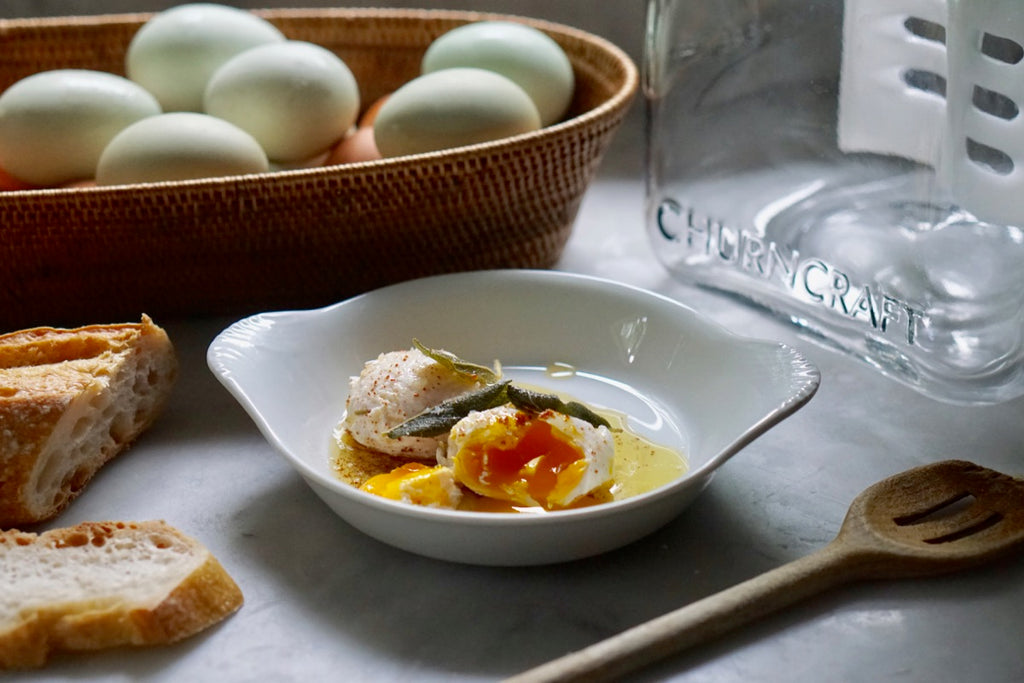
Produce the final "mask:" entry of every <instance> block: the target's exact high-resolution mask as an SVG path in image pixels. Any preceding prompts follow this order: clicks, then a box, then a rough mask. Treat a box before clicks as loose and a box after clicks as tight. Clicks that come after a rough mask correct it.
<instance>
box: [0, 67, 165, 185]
mask: <svg viewBox="0 0 1024 683" xmlns="http://www.w3.org/2000/svg"><path fill="white" fill-rule="evenodd" d="M159 113H160V105H159V103H157V101H156V99H155V98H154V97H153V96H152V95H151V94H149V93H148V92H146V91H145V90H144V89H142V88H141V87H139V86H138V85H136V84H135V83H132V82H131V81H129V80H127V79H125V78H122V77H120V76H115V75H114V74H109V73H105V72H101V71H89V70H85V69H58V70H54V71H43V72H40V73H37V74H34V75H32V76H29V77H27V78H23V79H22V80H20V81H18V82H17V83H15V84H14V85H12V86H11V87H9V88H8V89H7V90H5V91H4V92H3V94H2V95H0V167H3V168H4V169H5V170H6V171H7V172H8V173H10V174H11V175H13V176H14V177H16V178H18V179H19V180H22V181H24V182H27V183H31V184H34V185H41V186H53V185H61V184H64V183H68V182H72V181H76V180H83V179H87V178H92V177H93V176H94V174H95V173H96V163H97V161H98V160H99V158H100V154H101V153H102V152H103V149H104V148H105V147H106V146H107V143H109V142H110V140H111V139H112V138H113V137H114V136H115V135H116V134H117V133H119V132H120V131H121V130H122V129H124V128H125V127H127V126H128V125H130V124H132V123H134V122H136V121H138V120H140V119H143V118H146V117H148V116H155V115H157V114H159Z"/></svg>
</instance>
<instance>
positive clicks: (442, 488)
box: [359, 462, 462, 508]
mask: <svg viewBox="0 0 1024 683" xmlns="http://www.w3.org/2000/svg"><path fill="white" fill-rule="evenodd" d="M359 488H360V489H362V490H363V491H366V492H367V493H373V494H375V495H378V496H381V497H383V498H390V499H391V500H397V501H401V502H403V503H412V504H413V505H426V506H428V507H443V508H454V507H456V506H458V504H459V500H460V498H461V497H462V492H461V491H460V490H459V488H458V486H456V485H455V482H454V480H453V477H452V472H451V470H450V469H449V468H447V467H441V466H437V467H431V466H429V465H424V464H423V463H418V462H410V463H406V464H405V465H402V466H401V467H396V468H395V469H393V470H391V471H390V472H385V473H384V474H378V475H376V476H373V477H370V478H369V479H368V480H367V481H366V482H365V483H364V484H363V485H362V486H360V487H359Z"/></svg>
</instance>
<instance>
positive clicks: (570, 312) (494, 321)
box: [208, 270, 819, 565]
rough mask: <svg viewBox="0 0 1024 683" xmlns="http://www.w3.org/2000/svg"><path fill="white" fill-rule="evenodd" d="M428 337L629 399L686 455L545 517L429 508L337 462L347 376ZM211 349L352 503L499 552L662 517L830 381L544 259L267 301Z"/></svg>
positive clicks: (604, 535)
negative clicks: (305, 305)
mask: <svg viewBox="0 0 1024 683" xmlns="http://www.w3.org/2000/svg"><path fill="white" fill-rule="evenodd" d="M414 337H415V338H417V339H419V340H420V341H422V342H423V343H424V344H426V345H427V346H433V347H443V348H445V349H448V350H449V351H452V352H453V353H456V354H457V355H459V356H461V357H463V358H466V359H468V360H474V361H476V362H482V363H489V362H490V361H492V360H494V359H500V361H501V362H502V365H503V367H504V370H505V373H506V375H508V376H510V377H512V378H513V379H519V380H521V381H529V382H530V383H532V384H541V385H546V386H547V387H550V389H552V390H563V391H567V392H569V393H570V394H572V395H573V396H575V397H576V398H579V399H582V400H584V401H587V402H589V403H593V404H596V405H599V406H605V407H608V408H613V409H616V410H619V411H623V412H625V413H627V414H629V415H630V416H631V420H630V424H631V428H633V429H635V430H636V431H638V432H641V433H643V434H646V435H648V436H649V437H650V438H652V439H655V440H658V441H660V442H662V443H666V444H667V445H670V446H674V447H677V448H679V449H681V451H682V452H683V454H684V455H685V457H686V458H687V460H688V461H689V465H690V467H689V471H688V472H687V473H686V474H685V475H684V476H682V477H681V478H679V479H678V480H676V481H674V482H672V483H670V484H667V485H665V486H662V487H661V488H659V489H656V490H654V491H651V492H649V493H646V494H642V495H639V496H636V497H633V498H629V499H625V500H620V501H615V502H611V503H606V504H603V505H597V506H593V507H587V508H581V509H574V510H566V511H559V512H553V513H547V514H537V515H533V514H516V513H476V512H466V511H455V510H441V509H433V508H425V507H417V506H413V505H407V504H403V503H399V502H395V501H391V500H386V499H384V498H380V497H378V496H374V495H371V494H368V493H364V492H362V491H359V490H357V489H355V488H353V487H352V486H350V485H348V484H345V483H343V482H342V481H340V480H339V479H337V478H336V477H335V475H334V474H332V471H331V463H330V441H331V438H332V432H333V430H334V429H335V427H336V426H337V424H338V422H339V420H340V418H341V415H342V411H343V409H344V404H345V397H346V395H347V392H348V379H349V377H350V376H353V375H357V374H359V372H360V370H361V369H362V366H363V364H364V363H365V362H366V361H367V360H369V359H372V358H376V357H377V355H378V354H379V353H381V352H382V351H391V350H395V349H402V348H408V347H409V346H410V345H411V343H412V339H413V338H414ZM208 362H209V365H210V368H211V369H212V370H213V372H214V374H216V376H217V377H218V378H219V379H220V381H221V382H222V383H223V384H224V386H225V387H227V389H228V390H229V391H230V392H231V393H232V394H233V395H234V396H235V398H236V399H238V401H239V402H240V403H241V404H242V406H243V407H244V408H245V410H246V411H247V412H248V414H249V415H250V416H251V417H252V419H253V420H254V421H255V422H256V425H257V426H258V427H259V429H260V430H261V432H262V433H263V435H264V436H265V437H266V438H267V440H268V441H269V442H270V443H271V444H272V445H273V446H275V447H276V448H277V449H278V450H279V451H280V452H281V453H282V454H283V455H284V456H285V457H286V458H287V459H288V461H289V462H290V463H291V464H292V465H293V466H294V467H295V469H296V470H297V471H298V472H299V474H301V475H302V477H303V478H304V479H305V480H306V482H307V483H308V484H309V485H310V487H311V488H312V489H313V490H314V491H315V492H316V494H317V495H318V496H320V498H322V499H323V500H324V502H326V503H327V504H328V505H329V506H330V507H331V508H332V509H333V510H334V511H335V512H336V513H337V514H338V515H339V516H340V517H342V519H344V520H345V521H347V522H348V523H350V524H352V525H353V526H355V527H356V528H358V529H360V530H362V531H363V532H365V533H366V534H369V535H370V536H373V537H375V538H377V539H379V540H381V541H383V542H385V543H389V544H392V545H394V546H397V547H399V548H404V549H405V550H408V551H411V552H414V553H419V554H421V555H426V556H430V557H435V558H440V559H445V560H451V561H455V562H465V563H472V564H484V565H530V564H544V563H551V562H560V561H566V560H573V559H578V558H582V557H586V556H590V555H595V554H597V553H601V552H604V551H608V550H611V549H614V548H617V547H620V546H623V545H625V544H627V543H629V542H631V541H634V540H636V539H638V538H640V537H642V536H644V535H646V534H648V533H650V532H652V531H654V530H655V529H657V528H659V527H660V526H662V525H664V524H665V523H667V522H668V521H670V520H671V519H672V518H673V517H675V516H676V515H677V514H678V513H679V512H680V511H681V510H682V509H683V508H684V507H685V506H686V505H687V504H688V503H689V502H690V501H691V500H693V498H694V497H695V496H696V495H697V494H698V493H700V492H701V491H702V490H703V489H704V487H705V486H707V484H708V482H709V480H710V478H711V475H712V473H713V472H714V470H715V469H717V468H718V467H719V466H721V465H722V464H723V463H724V462H725V461H726V460H728V459H729V458H730V457H731V456H732V455H734V454H735V453H736V452H737V451H739V450H740V449H742V448H743V447H744V446H746V445H747V444H748V443H750V442H751V441H752V440H753V439H754V438H755V437H757V436H759V435H760V434H762V433H764V432H765V431H766V430H767V429H769V428H770V427H772V426H773V425H775V424H777V423H778V422H779V421H781V420H782V419H783V418H785V417H786V416H788V415H790V414H791V413H793V412H794V411H795V410H796V409H797V408H799V407H800V406H802V405H803V404H804V403H806V402H807V401H808V400H809V399H810V398H811V396H813V395H814V392H815V391H816V390H817V387H818V383H819V373H818V370H817V369H816V368H815V367H814V366H813V365H812V364H811V363H809V362H808V361H807V360H806V359H804V358H803V357H802V356H801V355H800V354H799V353H797V352H796V351H794V350H793V349H791V348H789V347H787V346H785V345H782V344H779V343H775V342H767V341H758V340H751V339H745V338H741V337H738V336H735V335H733V334H731V333H729V332H728V331H726V330H724V329H723V328H721V327H720V326H718V325H716V324H714V323H712V322H710V321H708V320H706V319H705V318H703V317H701V316H700V315H698V314H697V313H696V312H695V311H693V310H691V309H689V308H687V307H686V306H683V305H682V304H680V303H678V302H676V301H673V300H671V299H668V298H666V297H662V296H660V295H657V294H654V293H651V292H647V291H644V290H641V289H637V288H633V287H630V286H626V285H622V284H617V283H614V282H610V281H607V280H602V279H597V278H592V277H587V276H581V275H572V274H568V273H562V272H556V271H530V270H498V271H478V272H470V273H460V274H454V275H440V276H435V277H430V278H425V279H421V280H415V281H410V282H405V283H401V284H397V285H392V286H389V287H385V288H383V289H379V290H376V291H373V292H370V293H367V294H363V295H360V296H357V297H354V298H352V299H348V300H346V301H343V302H341V303H338V304H335V305H333V306H329V307H326V308H321V309H317V310H310V311H290V312H278V313H264V314H259V315H255V316H252V317H249V318H245V319H243V320H241V321H239V322H237V323H235V324H234V325H232V326H231V327H229V328H227V329H226V330H224V331H223V332H222V333H221V334H220V335H218V336H217V338H216V339H215V340H214V341H213V343H212V344H211V346H210V348H209V352H208ZM553 363H564V364H566V365H567V366H571V367H572V368H574V369H575V373H571V376H570V377H567V378H563V379H556V378H555V377H553V376H552V373H548V372H545V369H546V368H548V366H550V365H551V364H553Z"/></svg>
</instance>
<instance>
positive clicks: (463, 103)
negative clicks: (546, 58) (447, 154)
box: [373, 68, 540, 157]
mask: <svg viewBox="0 0 1024 683" xmlns="http://www.w3.org/2000/svg"><path fill="white" fill-rule="evenodd" d="M538 128H540V115H539V114H538V113H537V107H536V105H534V103H533V100H532V99H530V96H529V95H527V94H526V92H525V91H524V90H523V89H522V88H520V87H519V86H518V85H516V84H515V83H513V82H512V81H511V80H509V79H508V78H505V77H504V76H502V75H500V74H497V73H494V72H493V71H487V70H484V69H470V68H458V69H444V70H442V71H435V72H433V73H429V74H424V75H423V76H419V77H417V78H414V79H413V80H411V81H409V82H408V83H406V84H405V85H403V86H402V87H401V88H399V89H398V90H396V91H395V92H393V93H392V94H391V96H390V97H388V99H387V101H386V102H385V103H384V104H383V106H381V108H380V112H379V113H378V114H377V119H376V120H375V121H374V124H373V132H374V140H375V141H376V143H377V149H378V150H379V151H380V153H381V155H383V156H385V157H395V156H401V155H405V154H420V153H423V152H433V151H437V150H442V149H449V148H452V147H461V146H464V145H472V144H476V143H480V142H489V141H491V140H498V139H500V138H505V137H510V136H513V135H519V134H521V133H528V132H530V131H534V130H537V129H538Z"/></svg>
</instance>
